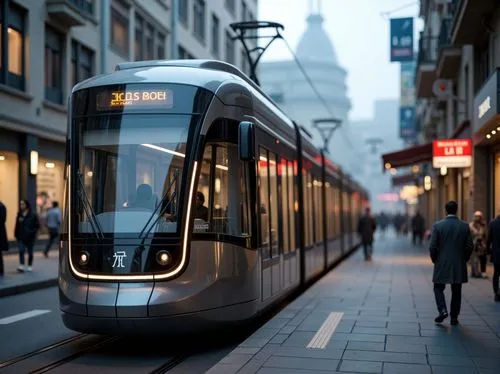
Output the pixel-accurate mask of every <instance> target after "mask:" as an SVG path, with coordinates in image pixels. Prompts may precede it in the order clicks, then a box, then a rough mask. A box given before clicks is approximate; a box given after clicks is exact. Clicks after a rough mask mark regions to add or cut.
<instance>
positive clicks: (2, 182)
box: [0, 128, 65, 241]
mask: <svg viewBox="0 0 500 374" xmlns="http://www.w3.org/2000/svg"><path fill="white" fill-rule="evenodd" d="M0 131H1V134H2V135H1V136H0V201H1V202H2V203H3V204H4V205H5V206H6V208H7V222H6V226H7V237H8V239H9V241H14V240H15V237H14V228H15V223H16V215H17V212H18V209H19V200H20V199H27V200H28V201H29V202H30V203H31V205H32V207H33V208H36V211H37V213H38V214H39V217H40V221H41V231H40V235H39V238H40V239H44V238H46V236H47V235H46V234H47V232H46V229H45V227H44V219H45V216H46V212H47V210H48V208H49V207H50V206H51V204H52V201H58V202H60V206H61V207H62V205H63V189H64V180H63V179H64V155H65V152H64V144H62V143H58V142H54V141H49V140H44V139H40V138H37V137H35V136H33V135H29V134H23V133H17V132H13V131H8V130H6V129H1V128H0Z"/></svg>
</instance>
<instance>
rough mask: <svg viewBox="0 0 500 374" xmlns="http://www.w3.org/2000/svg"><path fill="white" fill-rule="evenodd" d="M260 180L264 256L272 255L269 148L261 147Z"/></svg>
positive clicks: (261, 229) (261, 235) (261, 230)
mask: <svg viewBox="0 0 500 374" xmlns="http://www.w3.org/2000/svg"><path fill="white" fill-rule="evenodd" d="M259 181H260V239H261V248H262V258H269V257H271V241H270V240H269V238H270V233H271V228H270V223H271V221H270V207H269V171H268V155H267V150H265V149H263V148H261V149H260V157H259Z"/></svg>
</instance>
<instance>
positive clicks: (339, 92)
mask: <svg viewBox="0 0 500 374" xmlns="http://www.w3.org/2000/svg"><path fill="white" fill-rule="evenodd" d="M323 23H324V18H323V16H322V15H321V10H320V9H317V10H313V9H312V7H311V9H310V14H309V16H308V17H307V27H306V30H305V32H304V34H303V35H302V37H301V38H300V41H299V43H298V45H297V48H296V51H295V56H296V57H297V60H298V61H299V62H300V65H301V66H302V67H303V68H304V70H305V71H306V72H307V75H308V76H309V78H310V79H311V81H312V83H313V85H314V87H315V88H316V90H317V91H318V92H319V94H320V95H321V97H322V98H323V99H324V101H325V102H326V103H327V105H328V106H329V109H330V110H329V111H327V110H326V108H325V105H324V104H323V102H322V101H321V100H320V99H319V98H318V95H317V94H316V93H315V92H314V90H313V88H312V87H311V85H310V84H309V83H308V81H307V79H306V77H305V76H304V74H303V73H302V72H301V70H300V68H299V66H298V65H297V63H296V61H295V60H294V59H293V58H292V57H291V58H290V59H289V60H282V61H262V62H261V63H260V64H259V68H258V77H259V81H260V83H261V86H262V89H263V90H264V91H265V92H266V93H268V94H269V95H270V96H271V98H272V99H273V100H274V101H275V102H276V103H277V104H278V105H279V106H280V107H281V108H282V109H283V111H284V112H285V113H287V115H288V116H289V117H291V118H292V119H294V120H295V121H296V122H297V123H299V124H301V125H302V126H304V127H305V128H306V129H308V131H309V132H310V133H311V134H312V135H313V143H314V144H315V145H316V146H317V147H319V148H321V147H323V139H322V137H321V134H320V133H319V131H318V130H317V129H315V128H314V127H313V120H315V119H319V118H330V117H332V114H333V116H334V117H335V118H338V119H340V120H341V121H342V126H341V127H340V128H339V129H337V130H336V131H335V133H334V134H333V137H332V139H331V140H330V143H329V147H328V148H329V151H330V157H331V158H332V159H333V160H334V161H335V162H336V163H337V164H340V165H341V166H342V168H343V169H344V170H345V171H347V172H348V173H349V174H351V175H353V176H354V177H356V176H357V175H359V176H360V177H361V176H362V173H363V169H362V162H360V159H359V153H358V150H357V149H356V147H359V144H356V138H355V137H354V136H353V134H351V133H350V128H349V121H348V114H349V110H350V109H351V101H350V100H349V98H348V96H347V85H346V76H347V71H346V70H345V69H344V68H342V67H341V66H340V65H339V62H338V59H337V55H336V53H335V49H334V47H333V44H332V42H331V40H330V38H329V37H328V35H327V33H326V32H325V29H324V28H323ZM275 43H280V41H279V40H277V41H275Z"/></svg>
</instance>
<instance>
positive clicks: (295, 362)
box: [263, 355, 339, 372]
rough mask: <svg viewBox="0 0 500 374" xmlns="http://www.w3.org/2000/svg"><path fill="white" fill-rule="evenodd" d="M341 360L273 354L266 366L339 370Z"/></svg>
mask: <svg viewBox="0 0 500 374" xmlns="http://www.w3.org/2000/svg"><path fill="white" fill-rule="evenodd" d="M338 364H339V360H330V359H324V358H305V357H285V356H274V355H273V356H271V357H270V358H269V359H268V360H267V361H266V362H265V363H264V365H263V366H264V367H275V368H287V369H307V370H311V371H312V370H322V371H331V372H335V371H337V366H338Z"/></svg>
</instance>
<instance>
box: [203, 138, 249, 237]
mask: <svg viewBox="0 0 500 374" xmlns="http://www.w3.org/2000/svg"><path fill="white" fill-rule="evenodd" d="M247 183H248V173H247V165H246V163H244V162H242V161H240V160H239V157H238V146H237V145H236V144H232V143H228V142H214V143H210V142H209V143H208V144H207V145H206V146H205V151H204V154H203V160H202V163H201V173H200V179H199V182H198V190H197V192H196V193H195V196H194V201H195V206H194V208H193V214H194V219H195V221H194V232H198V233H200V232H204V233H219V234H227V235H233V236H247V235H249V234H250V224H249V209H248V188H247Z"/></svg>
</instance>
